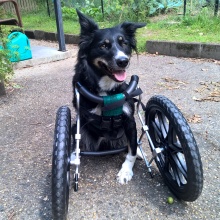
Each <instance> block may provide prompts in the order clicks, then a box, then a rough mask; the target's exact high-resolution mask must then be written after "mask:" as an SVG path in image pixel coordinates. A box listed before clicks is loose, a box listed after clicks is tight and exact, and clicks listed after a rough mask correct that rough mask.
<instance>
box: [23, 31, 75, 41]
mask: <svg viewBox="0 0 220 220" xmlns="http://www.w3.org/2000/svg"><path fill="white" fill-rule="evenodd" d="M24 32H25V34H26V35H27V37H28V38H30V39H36V40H45V41H57V34H56V33H53V32H45V31H40V30H25V31H24ZM64 36H65V42H66V43H67V44H78V43H79V35H72V34H65V35H64Z"/></svg>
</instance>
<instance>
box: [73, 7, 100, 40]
mask: <svg viewBox="0 0 220 220" xmlns="http://www.w3.org/2000/svg"><path fill="white" fill-rule="evenodd" d="M76 12H77V14H78V17H79V23H80V26H81V33H80V35H81V36H83V35H90V34H92V33H94V31H95V30H98V29H99V27H98V25H97V24H96V23H95V22H94V21H93V20H92V19H90V18H88V17H86V16H85V15H84V14H83V13H81V12H80V11H79V10H78V9H76Z"/></svg>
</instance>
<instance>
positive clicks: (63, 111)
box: [52, 106, 71, 220]
mask: <svg viewBox="0 0 220 220" xmlns="http://www.w3.org/2000/svg"><path fill="white" fill-rule="evenodd" d="M70 144H71V113H70V109H69V108H68V107H66V106H63V107H60V108H59V109H58V111H57V115H56V124H55V132H54V146H53V161H52V214H53V219H54V220H64V219H66V218H67V212H68V203H69V185H70V164H69V161H70V159H69V157H70Z"/></svg>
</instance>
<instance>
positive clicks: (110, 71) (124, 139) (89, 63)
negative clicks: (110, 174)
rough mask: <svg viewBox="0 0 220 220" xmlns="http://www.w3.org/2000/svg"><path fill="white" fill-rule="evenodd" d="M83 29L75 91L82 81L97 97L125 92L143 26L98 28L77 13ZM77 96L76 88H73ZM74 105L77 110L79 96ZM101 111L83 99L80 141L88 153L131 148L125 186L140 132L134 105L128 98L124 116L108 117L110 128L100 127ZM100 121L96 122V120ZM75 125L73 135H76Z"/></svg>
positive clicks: (124, 169)
mask: <svg viewBox="0 0 220 220" xmlns="http://www.w3.org/2000/svg"><path fill="white" fill-rule="evenodd" d="M77 14H78V17H79V23H80V26H81V33H80V42H79V51H78V57H77V63H76V66H75V75H74V77H73V88H75V84H76V82H80V84H81V85H83V86H84V87H85V88H86V89H87V90H89V91H90V92H91V93H93V94H95V95H100V96H107V95H114V94H118V93H122V92H123V91H124V90H125V89H126V88H127V86H128V85H127V84H126V83H125V80H126V69H127V68H128V66H129V62H130V58H131V54H132V50H134V51H136V40H135V32H136V30H137V28H141V27H144V26H145V24H144V23H133V22H124V23H122V24H120V25H118V26H115V27H112V28H105V29H99V27H98V25H97V24H96V23H95V22H94V21H93V20H92V19H90V18H88V17H86V16H85V15H84V14H82V13H81V12H80V11H78V10H77ZM74 93H75V89H74ZM73 105H74V107H75V108H76V95H75V94H74V98H73ZM102 114H103V113H102V108H101V106H100V105H99V104H96V103H93V102H92V101H90V100H88V99H86V98H85V97H83V96H82V95H81V96H80V120H81V140H80V147H81V149H83V150H85V151H103V150H108V149H109V148H110V149H115V148H118V147H123V146H128V154H127V156H126V159H125V161H124V163H123V164H122V168H121V170H120V171H119V173H118V174H117V180H118V182H119V183H121V184H125V183H127V182H128V181H130V180H131V178H132V176H133V171H132V168H133V166H134V163H135V160H136V155H137V129H136V123H135V120H134V116H133V114H134V102H133V99H132V98H131V99H129V100H127V101H126V103H124V105H123V106H122V114H121V115H119V116H116V117H109V120H110V121H111V122H110V123H108V124H109V127H107V128H106V127H105V128H104V129H103V128H102V126H101V125H100V123H103V122H102V121H100V119H102V118H105V117H103V115H102ZM96 119H97V120H96ZM75 129H76V128H75V126H73V134H75Z"/></svg>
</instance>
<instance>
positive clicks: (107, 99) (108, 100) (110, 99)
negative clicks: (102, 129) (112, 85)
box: [102, 93, 125, 116]
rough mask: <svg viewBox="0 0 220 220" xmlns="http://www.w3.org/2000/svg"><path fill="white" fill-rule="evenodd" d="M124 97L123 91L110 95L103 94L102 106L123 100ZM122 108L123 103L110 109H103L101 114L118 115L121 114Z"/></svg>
mask: <svg viewBox="0 0 220 220" xmlns="http://www.w3.org/2000/svg"><path fill="white" fill-rule="evenodd" d="M124 98H125V96H124V94H123V93H119V94H116V95H110V96H103V101H104V107H105V106H109V105H111V104H112V105H114V103H117V102H120V101H121V100H124ZM122 103H124V102H122ZM122 108H123V104H122V105H120V106H119V107H116V108H113V109H111V110H107V111H103V112H102V114H103V116H118V115H121V114H122Z"/></svg>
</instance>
